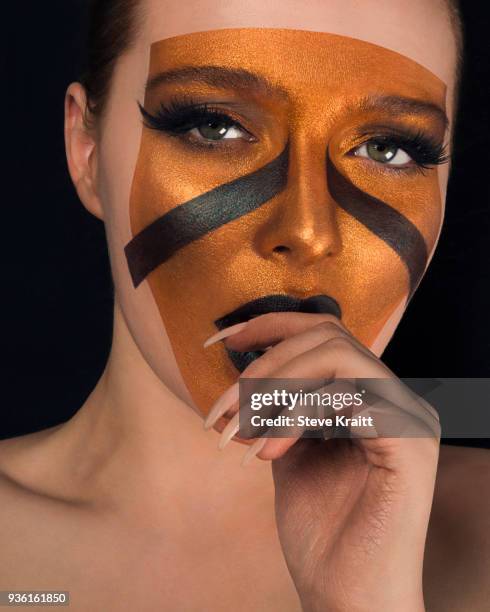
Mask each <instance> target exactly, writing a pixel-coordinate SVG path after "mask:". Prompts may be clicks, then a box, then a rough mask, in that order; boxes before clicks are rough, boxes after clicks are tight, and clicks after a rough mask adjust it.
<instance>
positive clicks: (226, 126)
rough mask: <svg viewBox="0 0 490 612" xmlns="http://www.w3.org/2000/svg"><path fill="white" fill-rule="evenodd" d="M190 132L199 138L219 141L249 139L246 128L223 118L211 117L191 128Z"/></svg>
mask: <svg viewBox="0 0 490 612" xmlns="http://www.w3.org/2000/svg"><path fill="white" fill-rule="evenodd" d="M190 134H194V136H195V137H196V138H197V139H199V140H208V141H213V140H214V141H215V142H216V141H217V140H225V139H237V138H241V139H245V140H249V138H248V136H247V133H246V132H245V130H243V129H241V128H240V127H238V125H237V124H236V123H230V122H229V121H225V120H223V119H210V120H208V121H205V122H204V123H201V124H200V125H198V126H196V127H195V128H193V129H192V130H190Z"/></svg>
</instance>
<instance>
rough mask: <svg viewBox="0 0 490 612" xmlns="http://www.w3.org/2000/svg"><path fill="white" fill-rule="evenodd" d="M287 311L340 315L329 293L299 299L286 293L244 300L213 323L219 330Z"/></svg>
mask: <svg viewBox="0 0 490 612" xmlns="http://www.w3.org/2000/svg"><path fill="white" fill-rule="evenodd" d="M289 311H292V312H314V313H326V314H333V315H335V316H336V317H338V318H339V319H340V318H341V316H342V312H341V309H340V306H339V304H338V302H337V301H336V300H335V299H334V298H333V297H330V296H329V295H312V296H309V297H307V298H303V299H301V298H297V297H293V296H290V295H287V294H274V295H265V296H262V297H259V298H257V299H255V300H252V301H250V302H246V303H245V304H242V305H241V306H239V307H238V308H236V309H235V310H233V311H232V312H229V313H228V314H226V315H224V316H223V317H221V318H219V319H216V321H215V322H214V324H215V325H216V327H217V328H218V329H220V330H221V329H224V328H225V327H229V326H231V325H235V324H236V323H243V322H244V321H248V320H249V319H251V318H253V317H257V316H259V315H262V314H267V313H268V312H289Z"/></svg>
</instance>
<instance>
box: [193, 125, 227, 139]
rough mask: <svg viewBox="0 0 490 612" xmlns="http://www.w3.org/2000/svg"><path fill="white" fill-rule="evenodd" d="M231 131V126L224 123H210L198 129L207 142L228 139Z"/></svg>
mask: <svg viewBox="0 0 490 612" xmlns="http://www.w3.org/2000/svg"><path fill="white" fill-rule="evenodd" d="M229 129H230V125H229V124H227V123H225V122H223V121H209V122H208V123H203V124H202V125H200V126H199V127H198V128H197V130H198V132H199V134H200V135H201V136H202V137H203V138H206V139H207V140H221V139H222V138H226V134H227V132H228V130H229Z"/></svg>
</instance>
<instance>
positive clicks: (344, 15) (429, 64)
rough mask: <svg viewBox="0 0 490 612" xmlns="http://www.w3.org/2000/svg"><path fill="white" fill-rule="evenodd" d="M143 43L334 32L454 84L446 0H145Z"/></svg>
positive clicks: (453, 46) (452, 51)
mask: <svg viewBox="0 0 490 612" xmlns="http://www.w3.org/2000/svg"><path fill="white" fill-rule="evenodd" d="M142 6H144V7H145V11H144V17H145V18H144V21H143V23H144V27H143V35H142V36H141V37H140V43H141V44H142V45H143V46H144V47H145V48H147V49H148V48H149V46H150V45H151V44H152V43H154V42H156V41H161V40H163V39H166V38H172V37H175V36H180V35H183V34H191V33H195V32H204V31H213V30H219V29H229V28H233V29H243V28H275V29H291V30H305V31H311V32H325V33H331V34H338V35H340V36H345V37H349V38H351V39H357V40H362V41H365V42H370V43H373V44H375V45H378V46H380V47H384V48H386V49H391V50H392V51H395V52H398V53H399V54H401V55H404V56H405V57H407V58H410V59H412V60H413V61H415V62H417V63H419V64H421V65H422V66H424V67H425V68H427V69H428V70H429V71H430V72H432V73H433V74H435V75H436V76H438V77H439V78H440V79H441V80H442V81H443V82H445V83H446V84H447V86H448V88H449V93H451V89H452V87H453V81H454V77H455V74H454V73H455V65H456V46H455V43H454V37H453V33H452V27H451V22H450V19H449V13H448V10H447V7H446V2H445V0H363V1H362V2H359V0H308V1H306V2H305V0H280V2H264V1H263V0H227V1H226V2H223V1H222V0H186V1H185V2H182V1H180V0H179V1H177V0H166V1H165V2H162V0H146V2H145V3H144V4H143V5H142Z"/></svg>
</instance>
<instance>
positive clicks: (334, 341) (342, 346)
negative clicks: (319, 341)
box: [327, 336, 353, 353]
mask: <svg viewBox="0 0 490 612" xmlns="http://www.w3.org/2000/svg"><path fill="white" fill-rule="evenodd" d="M327 345H328V348H329V349H331V350H334V351H338V352H341V353H347V352H350V351H351V350H352V348H353V346H352V343H351V341H350V340H349V339H348V338H347V337H346V336H335V338H330V340H327Z"/></svg>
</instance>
